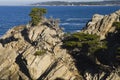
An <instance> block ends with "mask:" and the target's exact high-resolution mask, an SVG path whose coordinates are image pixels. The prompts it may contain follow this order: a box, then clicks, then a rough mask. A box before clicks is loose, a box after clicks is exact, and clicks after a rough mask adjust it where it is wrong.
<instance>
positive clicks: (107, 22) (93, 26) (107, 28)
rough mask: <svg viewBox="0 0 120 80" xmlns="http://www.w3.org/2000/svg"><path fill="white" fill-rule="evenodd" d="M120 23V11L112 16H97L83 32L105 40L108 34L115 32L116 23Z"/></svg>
mask: <svg viewBox="0 0 120 80" xmlns="http://www.w3.org/2000/svg"><path fill="white" fill-rule="evenodd" d="M119 21H120V10H118V11H116V12H114V13H112V14H110V15H99V14H95V15H94V16H93V18H92V19H91V20H90V21H89V22H88V23H87V25H86V27H85V28H84V30H83V32H85V33H89V34H97V35H99V36H100V38H101V39H105V36H107V33H109V32H114V31H115V27H114V26H113V23H114V22H119Z"/></svg>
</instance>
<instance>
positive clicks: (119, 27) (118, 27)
mask: <svg viewBox="0 0 120 80" xmlns="http://www.w3.org/2000/svg"><path fill="white" fill-rule="evenodd" d="M113 26H115V27H116V30H120V22H114V23H113Z"/></svg>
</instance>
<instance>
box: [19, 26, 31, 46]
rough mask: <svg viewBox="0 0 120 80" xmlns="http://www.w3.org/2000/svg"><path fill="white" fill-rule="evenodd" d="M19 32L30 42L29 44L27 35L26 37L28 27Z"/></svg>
mask: <svg viewBox="0 0 120 80" xmlns="http://www.w3.org/2000/svg"><path fill="white" fill-rule="evenodd" d="M21 34H22V36H23V37H24V39H25V40H26V41H27V42H28V43H30V44H31V40H30V39H29V37H28V35H29V34H28V29H26V28H25V29H24V30H23V31H21Z"/></svg>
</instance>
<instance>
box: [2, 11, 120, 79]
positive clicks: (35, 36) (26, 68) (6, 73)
mask: <svg viewBox="0 0 120 80" xmlns="http://www.w3.org/2000/svg"><path fill="white" fill-rule="evenodd" d="M114 22H120V10H118V11H116V12H115V13H112V14H110V15H105V16H104V15H99V14H95V15H94V16H93V18H92V19H91V21H89V22H88V23H87V25H86V27H85V28H84V29H83V30H82V31H81V32H82V33H85V34H96V35H98V36H100V40H104V39H106V38H107V37H108V35H109V34H108V33H113V34H117V35H118V36H119V33H117V32H119V31H116V28H115V26H113V23H114ZM81 32H80V33H81ZM64 37H65V33H64V32H63V31H62V29H61V28H60V27H59V26H58V21H57V20H54V19H44V20H42V21H41V22H40V23H39V24H38V25H37V26H31V25H30V24H27V25H21V26H17V27H13V28H12V29H10V30H9V31H8V32H7V33H6V34H5V35H3V36H2V37H1V39H0V79H1V80H119V79H120V65H117V66H115V65H114V66H113V65H112V66H111V65H107V64H106V65H105V64H103V63H102V62H101V61H99V58H96V59H97V60H98V61H97V62H96V65H93V64H92V66H91V62H90V65H86V64H85V66H88V67H89V68H88V67H84V63H86V62H82V63H83V64H80V65H83V66H82V67H84V69H83V70H81V69H78V67H79V66H78V65H76V63H80V62H79V61H80V60H81V56H80V55H79V54H75V56H79V57H73V55H71V52H72V51H73V50H72V49H71V50H72V51H71V52H70V51H68V49H66V48H63V47H62V45H63V40H64ZM115 44H116V45H118V46H119V42H118V43H115ZM74 50H76V51H77V50H78V49H74ZM111 51H112V50H111ZM78 52H79V50H78ZM89 57H90V56H87V58H89ZM117 57H118V58H117V59H116V60H118V63H119V61H120V55H118V56H117ZM76 58H78V59H76ZM83 58H84V57H83ZM106 58H107V56H106ZM100 59H101V58H100ZM86 61H87V60H86ZM88 63H89V60H88ZM116 64H117V63H116ZM96 66H97V67H96ZM98 66H99V70H98V69H97V68H98ZM97 70H98V71H97Z"/></svg>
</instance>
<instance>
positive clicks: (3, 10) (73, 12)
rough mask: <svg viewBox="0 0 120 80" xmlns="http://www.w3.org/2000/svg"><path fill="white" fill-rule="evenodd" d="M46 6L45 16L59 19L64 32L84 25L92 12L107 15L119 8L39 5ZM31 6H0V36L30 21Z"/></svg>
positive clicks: (72, 30)
mask: <svg viewBox="0 0 120 80" xmlns="http://www.w3.org/2000/svg"><path fill="white" fill-rule="evenodd" d="M37 7H38V6H37ZM39 7H40V8H46V9H47V10H48V11H47V14H46V15H45V16H46V17H47V18H49V17H53V18H56V19H60V26H61V27H63V28H64V31H65V32H74V31H77V30H81V29H82V28H83V27H85V25H86V23H87V22H88V21H89V20H90V19H91V18H92V16H93V15H94V14H102V15H107V14H110V13H112V12H114V11H116V10H119V9H120V6H39ZM32 8H33V6H0V36H1V35H3V34H4V33H5V32H6V31H7V30H8V29H10V28H12V27H14V26H17V25H22V24H27V23H28V22H29V21H30V17H29V13H30V11H31V9H32Z"/></svg>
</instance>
